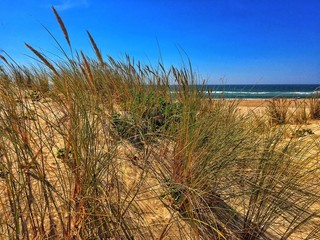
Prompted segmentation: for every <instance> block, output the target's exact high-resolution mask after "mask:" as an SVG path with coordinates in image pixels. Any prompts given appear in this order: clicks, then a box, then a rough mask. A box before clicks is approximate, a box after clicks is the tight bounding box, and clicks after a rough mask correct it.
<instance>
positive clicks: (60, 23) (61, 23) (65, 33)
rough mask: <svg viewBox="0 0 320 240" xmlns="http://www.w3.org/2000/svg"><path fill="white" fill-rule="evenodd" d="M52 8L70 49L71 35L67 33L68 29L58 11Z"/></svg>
mask: <svg viewBox="0 0 320 240" xmlns="http://www.w3.org/2000/svg"><path fill="white" fill-rule="evenodd" d="M51 8H52V10H53V13H54V15H55V16H56V19H57V21H58V23H59V25H60V28H61V30H62V32H63V34H64V37H65V39H66V41H67V43H68V45H69V47H71V43H70V39H69V34H68V31H67V28H66V27H65V25H64V23H63V21H62V19H61V17H60V16H59V14H58V12H57V10H56V9H55V8H54V7H53V6H52V7H51Z"/></svg>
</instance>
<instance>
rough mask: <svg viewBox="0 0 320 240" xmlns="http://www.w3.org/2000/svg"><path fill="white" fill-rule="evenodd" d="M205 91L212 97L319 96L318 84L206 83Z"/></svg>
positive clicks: (319, 86) (319, 88) (319, 85)
mask: <svg viewBox="0 0 320 240" xmlns="http://www.w3.org/2000/svg"><path fill="white" fill-rule="evenodd" d="M198 88H199V89H200V88H201V86H198ZM205 91H206V92H207V94H208V95H209V94H210V95H211V96H213V97H223V98H241V99H243V98H245V99H255V98H308V97H319V96H320V84H256V85H251V84H246V85H244V84H226V85H207V86H206V87H205Z"/></svg>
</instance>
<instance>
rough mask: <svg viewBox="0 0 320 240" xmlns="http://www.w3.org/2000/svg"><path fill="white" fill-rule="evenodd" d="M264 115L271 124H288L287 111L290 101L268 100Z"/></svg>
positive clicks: (280, 99) (283, 99) (282, 99)
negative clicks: (265, 114)
mask: <svg viewBox="0 0 320 240" xmlns="http://www.w3.org/2000/svg"><path fill="white" fill-rule="evenodd" d="M267 102H268V105H267V107H266V113H267V115H268V116H269V118H270V122H271V123H272V124H285V123H287V122H288V110H289V106H290V100H288V99H285V98H273V99H271V100H268V101H267Z"/></svg>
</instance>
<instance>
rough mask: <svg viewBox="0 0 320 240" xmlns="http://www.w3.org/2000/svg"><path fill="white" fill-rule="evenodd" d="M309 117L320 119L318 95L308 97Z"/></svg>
mask: <svg viewBox="0 0 320 240" xmlns="http://www.w3.org/2000/svg"><path fill="white" fill-rule="evenodd" d="M309 105H310V118H311V119H320V100H319V97H318V96H315V97H312V98H310V99H309Z"/></svg>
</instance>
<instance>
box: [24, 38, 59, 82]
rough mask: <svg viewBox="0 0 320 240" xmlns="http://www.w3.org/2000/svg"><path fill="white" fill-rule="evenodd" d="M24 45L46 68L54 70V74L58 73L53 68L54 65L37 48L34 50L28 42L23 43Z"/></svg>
mask: <svg viewBox="0 0 320 240" xmlns="http://www.w3.org/2000/svg"><path fill="white" fill-rule="evenodd" d="M24 44H25V45H26V47H27V48H29V49H30V50H31V51H32V52H33V53H34V54H35V55H36V56H37V57H38V58H39V59H40V60H41V61H42V62H43V63H44V64H45V65H46V66H47V67H48V68H50V69H51V71H52V72H54V74H56V75H57V76H59V73H58V72H57V70H56V69H55V68H54V66H53V65H52V64H51V63H50V62H49V61H48V60H47V59H46V58H45V57H44V56H43V55H42V54H41V53H40V52H38V51H37V50H35V49H34V48H33V47H31V46H30V45H29V44H27V43H24Z"/></svg>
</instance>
